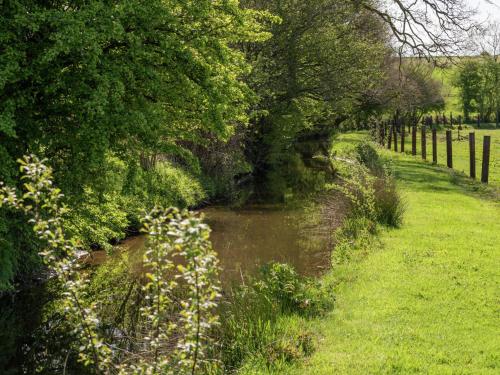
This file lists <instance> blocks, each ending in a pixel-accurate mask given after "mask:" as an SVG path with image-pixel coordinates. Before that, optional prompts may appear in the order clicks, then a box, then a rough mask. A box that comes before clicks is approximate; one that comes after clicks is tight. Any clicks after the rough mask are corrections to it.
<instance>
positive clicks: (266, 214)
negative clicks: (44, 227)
mask: <svg viewBox="0 0 500 375" xmlns="http://www.w3.org/2000/svg"><path fill="white" fill-rule="evenodd" d="M313 212H314V210H309V211H307V210H288V209H283V208H282V207H276V206H249V207H246V208H243V209H237V210H232V209H229V208H226V207H211V208H207V209H205V210H203V213H204V215H205V220H206V222H207V223H208V224H209V225H210V227H211V228H212V234H211V240H212V243H213V247H214V249H215V250H216V251H217V253H218V254H219V258H220V261H221V268H222V274H221V277H222V279H223V282H228V281H235V282H239V280H241V279H242V277H243V275H245V274H252V273H255V272H256V269H257V268H258V267H259V266H260V265H263V264H265V263H268V262H270V261H278V262H287V263H290V264H292V265H293V266H295V268H296V269H297V270H298V272H299V273H301V274H303V275H308V276H311V275H317V274H320V273H321V272H322V271H324V270H325V269H327V268H328V267H329V264H330V262H329V259H330V251H331V247H332V244H331V237H332V235H331V234H332V230H333V229H332V226H335V224H337V223H332V222H331V220H330V219H328V218H326V217H324V215H321V214H319V213H314V214H313ZM337 222H338V220H337ZM145 244H146V237H145V236H138V237H134V238H130V239H128V240H125V241H123V242H122V243H121V244H120V245H119V246H118V247H117V250H118V251H126V252H128V253H129V254H131V255H132V256H131V257H130V258H131V259H133V261H134V262H140V259H141V254H142V251H143V249H144V247H145ZM107 259H111V261H112V259H113V257H108V256H107V255H106V253H105V252H100V251H97V252H94V253H92V256H91V262H90V263H92V264H94V265H98V264H101V263H103V262H104V261H106V260H107ZM50 301H51V292H50V291H49V290H48V287H47V286H45V288H44V287H37V288H34V289H31V290H27V291H24V292H22V293H19V294H18V295H17V296H16V298H14V299H7V298H3V299H0V304H1V305H0V312H1V315H0V374H18V373H28V374H31V373H33V372H34V371H36V367H37V363H38V364H40V362H42V363H44V367H47V366H48V367H49V368H50V362H51V353H52V351H57V350H58V349H57V348H59V347H60V346H61V345H64V344H63V342H64V339H63V338H61V337H53V335H51V333H50V331H51V325H55V324H60V322H53V321H50V322H46V321H44V319H43V316H44V314H47V311H46V310H47V309H48V308H49V307H48V306H49V305H50ZM59 318H60V320H63V319H62V317H59ZM52 340H54V342H51V341H52ZM49 341H50V342H49ZM40 353H41V354H40ZM55 365H57V364H55ZM59 365H60V364H59ZM56 367H57V366H56ZM74 371H76V372H75V373H78V371H77V370H74ZM45 373H51V372H50V371H49V372H45ZM52 373H54V372H52Z"/></svg>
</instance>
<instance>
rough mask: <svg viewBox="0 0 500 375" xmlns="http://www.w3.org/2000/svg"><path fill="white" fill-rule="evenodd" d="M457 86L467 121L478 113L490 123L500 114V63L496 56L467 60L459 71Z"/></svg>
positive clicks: (456, 79) (456, 78)
mask: <svg viewBox="0 0 500 375" xmlns="http://www.w3.org/2000/svg"><path fill="white" fill-rule="evenodd" d="M454 84H455V86H456V87H458V88H459V90H460V101H461V104H462V108H463V112H464V115H465V118H466V120H467V121H470V119H471V115H472V113H477V114H478V115H479V116H480V118H481V120H482V121H485V122H489V121H490V120H491V117H492V115H493V118H494V119H496V117H497V116H498V114H499V113H500V112H499V111H500V62H498V61H497V58H496V57H494V56H489V55H487V54H486V55H483V56H482V57H478V58H476V59H467V60H465V61H464V62H463V63H462V64H461V65H460V66H459V69H458V72H457V74H456V77H455V82H454Z"/></svg>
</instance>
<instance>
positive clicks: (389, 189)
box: [375, 176, 406, 228]
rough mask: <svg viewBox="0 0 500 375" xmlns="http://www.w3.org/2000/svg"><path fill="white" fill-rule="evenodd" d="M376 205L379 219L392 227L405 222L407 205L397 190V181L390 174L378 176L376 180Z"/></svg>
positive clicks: (381, 222)
mask: <svg viewBox="0 0 500 375" xmlns="http://www.w3.org/2000/svg"><path fill="white" fill-rule="evenodd" d="M375 206H376V211H377V221H378V222H379V223H380V224H383V225H388V226H390V227H395V228H397V227H399V226H401V224H402V223H403V217H404V213H405V210H406V205H405V203H404V201H403V199H402V198H401V195H400V194H399V192H398V191H397V188H396V183H395V181H394V179H393V178H392V177H390V176H385V177H384V178H378V179H377V180H376V182H375Z"/></svg>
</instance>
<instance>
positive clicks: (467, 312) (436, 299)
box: [279, 134, 500, 375]
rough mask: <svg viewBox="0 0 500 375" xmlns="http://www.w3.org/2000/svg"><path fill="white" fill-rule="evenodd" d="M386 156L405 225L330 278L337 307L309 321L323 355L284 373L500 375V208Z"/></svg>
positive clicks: (411, 161) (443, 174)
mask: <svg viewBox="0 0 500 375" xmlns="http://www.w3.org/2000/svg"><path fill="white" fill-rule="evenodd" d="M360 137H361V136H360V135H359V134H357V135H346V136H345V141H346V142H345V143H344V144H343V145H340V146H339V145H337V146H336V147H338V148H339V149H345V148H349V147H351V146H350V145H351V144H352V143H353V142H355V141H356V140H357V139H359V138H360ZM340 140H341V141H342V138H341V139H340ZM383 153H384V154H386V155H390V157H392V158H393V161H392V164H393V166H394V169H395V172H396V176H397V180H398V183H399V187H400V189H401V191H402V192H403V194H404V196H405V197H406V200H407V212H406V216H405V223H404V225H403V227H402V228H401V229H396V230H389V229H387V230H384V231H383V232H382V233H381V235H380V237H379V242H380V243H379V244H378V245H376V246H374V247H373V248H372V249H370V253H369V254H368V255H367V256H365V257H363V258H362V259H361V260H359V261H351V262H349V263H347V264H345V265H342V266H339V267H338V268H336V269H334V270H333V271H332V272H331V274H330V275H328V276H327V277H329V278H334V279H335V280H336V285H337V286H336V295H337V301H336V307H335V309H333V310H332V311H331V312H330V313H329V314H328V315H327V316H326V317H323V318H321V319H315V320H313V321H312V322H309V323H308V327H307V328H308V329H309V330H311V331H312V332H313V333H314V335H315V337H316V347H317V350H316V352H315V353H314V354H313V356H312V357H310V358H309V359H308V360H307V361H306V362H304V363H302V364H301V365H299V366H296V367H295V368H292V369H291V368H287V369H286V370H284V369H281V370H280V372H279V373H290V374H314V375H317V374H498V373H499V371H500V340H499V339H498V338H499V337H500V325H499V298H500V293H499V283H500V271H499V270H500V257H499V255H500V246H499V244H500V205H499V202H498V201H494V200H492V199H491V198H489V197H488V195H485V194H484V193H482V194H480V193H478V192H474V190H475V187H476V185H477V184H471V183H469V182H467V181H466V179H465V178H461V177H459V178H450V173H449V172H448V171H447V170H446V168H442V167H434V166H432V165H431V164H429V163H425V162H422V161H420V160H419V159H418V158H413V157H411V156H408V155H401V154H395V153H389V152H387V151H383ZM497 160H498V159H497ZM457 163H458V160H457ZM495 173H496V172H495ZM496 178H498V175H496Z"/></svg>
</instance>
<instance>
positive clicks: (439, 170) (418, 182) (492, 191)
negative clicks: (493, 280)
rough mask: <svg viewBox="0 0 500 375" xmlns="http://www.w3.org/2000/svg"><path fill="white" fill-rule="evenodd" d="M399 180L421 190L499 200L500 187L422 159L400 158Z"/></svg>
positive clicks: (396, 164)
mask: <svg viewBox="0 0 500 375" xmlns="http://www.w3.org/2000/svg"><path fill="white" fill-rule="evenodd" d="M395 172H396V177H397V179H398V181H400V183H401V184H403V185H405V186H406V187H407V188H410V189H414V190H419V191H434V192H437V191H440V192H460V193H464V194H467V195H471V196H474V197H476V198H480V199H485V200H493V201H498V200H499V189H498V187H496V186H488V185H485V184H482V183H480V182H479V181H477V180H471V179H470V178H468V177H467V176H466V175H465V174H464V173H462V172H458V171H455V170H452V169H448V168H446V167H441V166H435V165H432V164H431V163H429V162H423V161H420V160H405V159H399V160H397V162H396V163H395Z"/></svg>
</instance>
